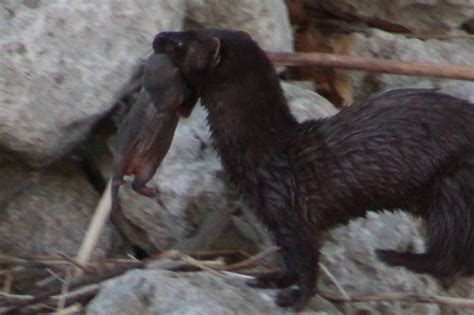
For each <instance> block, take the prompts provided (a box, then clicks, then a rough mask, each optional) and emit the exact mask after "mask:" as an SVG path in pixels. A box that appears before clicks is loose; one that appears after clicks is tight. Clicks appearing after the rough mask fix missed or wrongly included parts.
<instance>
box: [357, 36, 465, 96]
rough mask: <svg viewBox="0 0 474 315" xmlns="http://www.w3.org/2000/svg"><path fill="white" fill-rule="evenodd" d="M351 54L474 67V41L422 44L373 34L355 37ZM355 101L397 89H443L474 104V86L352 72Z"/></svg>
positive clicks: (438, 80)
mask: <svg viewBox="0 0 474 315" xmlns="http://www.w3.org/2000/svg"><path fill="white" fill-rule="evenodd" d="M353 43H354V47H353V48H352V50H351V54H353V55H355V56H360V57H376V58H387V59H393V60H400V61H407V62H408V61H411V62H430V63H437V64H457V65H470V66H474V41H472V40H452V41H450V42H443V41H440V40H426V41H422V40H419V39H414V38H406V37H404V36H400V35H393V34H390V33H386V32H383V31H378V30H373V31H372V32H370V35H369V36H367V35H363V34H355V35H354V42H353ZM349 75H350V78H351V81H352V84H353V86H354V89H353V90H354V92H355V99H358V100H361V99H364V98H366V97H368V96H369V95H371V94H373V93H376V92H380V91H383V90H389V89H394V88H400V87H405V88H417V87H419V88H440V89H441V91H443V92H445V93H448V94H451V95H454V96H457V97H461V98H464V99H467V100H470V101H471V102H474V83H473V82H470V81H460V80H446V79H429V78H423V79H420V78H419V77H413V76H402V75H392V74H373V73H367V72H355V71H353V72H350V73H349Z"/></svg>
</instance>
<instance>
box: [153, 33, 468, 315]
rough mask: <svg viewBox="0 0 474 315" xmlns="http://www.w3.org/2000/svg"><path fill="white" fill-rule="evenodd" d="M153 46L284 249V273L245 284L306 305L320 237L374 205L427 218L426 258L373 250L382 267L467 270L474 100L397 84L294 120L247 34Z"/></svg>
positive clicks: (167, 38)
mask: <svg viewBox="0 0 474 315" xmlns="http://www.w3.org/2000/svg"><path fill="white" fill-rule="evenodd" d="M153 47H154V50H155V52H156V53H162V54H166V55H167V56H168V57H169V58H170V59H171V61H172V62H173V63H174V64H175V66H176V67H178V68H179V69H180V70H181V73H182V75H183V77H184V78H185V80H186V82H187V84H188V85H189V87H190V88H191V89H193V90H194V91H196V93H197V94H198V95H199V96H200V97H201V102H202V105H203V106H204V107H205V108H206V109H207V111H208V117H207V119H208V123H209V127H210V129H211V134H212V139H213V144H214V147H215V149H216V151H217V153H218V154H219V156H220V158H221V160H222V164H223V167H224V170H225V173H226V174H227V175H228V177H229V178H230V181H231V182H232V183H234V184H235V185H236V186H237V188H238V189H239V191H240V192H241V193H242V195H243V196H245V197H246V199H247V201H248V203H249V205H250V207H251V208H252V209H253V211H254V212H255V213H256V215H257V217H258V218H259V219H260V220H261V221H262V222H263V223H264V225H266V227H268V229H269V230H270V231H271V232H273V233H274V235H275V239H276V242H277V243H278V246H280V248H281V254H282V256H283V260H284V265H283V266H282V268H281V272H280V273H278V274H276V275H271V276H265V277H261V278H257V279H256V280H254V281H251V282H250V283H249V284H250V285H252V286H254V287H260V288H270V287H271V288H283V289H282V290H281V291H279V293H278V294H277V297H276V303H277V304H279V305H281V306H290V305H292V306H294V307H295V308H296V309H302V308H303V307H304V306H305V304H306V303H307V302H308V300H309V299H310V298H311V297H312V296H313V295H314V293H315V292H316V282H317V277H318V260H319V255H320V252H319V251H320V248H321V246H322V244H323V242H324V236H325V232H326V231H328V229H330V228H332V227H334V226H335V225H337V224H341V223H346V222H347V221H348V220H350V219H353V218H356V217H360V216H364V215H365V213H366V211H367V210H369V209H370V210H376V209H399V208H401V209H405V210H406V211H409V212H411V213H413V214H415V215H417V216H421V217H422V218H424V219H425V221H426V223H427V227H428V229H427V230H428V235H427V237H428V239H427V249H426V252H424V253H412V252H398V251H394V250H388V249H384V250H378V252H377V254H378V257H379V258H380V259H381V260H383V261H385V262H386V263H387V264H389V265H392V266H403V267H405V268H408V269H410V270H412V271H414V272H418V273H429V274H431V275H434V276H439V277H442V276H448V275H453V274H459V275H472V274H474V105H473V104H471V103H469V102H467V101H465V100H462V99H459V98H455V97H451V96H448V95H444V94H441V93H438V92H436V91H433V90H426V89H401V90H393V91H390V92H387V93H383V94H381V95H378V96H375V97H372V98H369V99H367V100H366V101H363V102H360V103H357V104H354V105H352V106H351V107H349V108H347V109H344V110H342V111H340V112H339V113H338V114H336V115H334V116H332V117H329V118H325V119H321V120H309V121H306V122H303V123H298V122H297V121H296V120H295V118H294V117H293V116H292V114H291V113H290V109H289V107H288V104H287V101H286V100H285V97H284V95H283V92H282V89H281V87H280V83H279V79H278V76H277V74H276V73H275V70H274V68H273V67H272V64H271V62H270V61H269V60H268V58H267V56H266V54H265V53H264V51H262V50H261V49H260V48H259V46H258V45H257V43H256V42H255V41H254V40H252V38H251V37H250V36H249V35H248V34H247V33H244V32H237V31H226V30H201V31H189V32H163V33H159V34H158V35H157V36H156V37H155V39H154V43H153ZM292 285H296V288H290V286H292Z"/></svg>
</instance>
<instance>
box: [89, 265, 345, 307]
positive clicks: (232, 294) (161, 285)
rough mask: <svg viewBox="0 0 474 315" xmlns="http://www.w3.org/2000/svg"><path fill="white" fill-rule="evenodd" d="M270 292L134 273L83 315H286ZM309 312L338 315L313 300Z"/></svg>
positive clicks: (197, 277)
mask: <svg viewBox="0 0 474 315" xmlns="http://www.w3.org/2000/svg"><path fill="white" fill-rule="evenodd" d="M273 295H274V291H273V290H255V289H251V288H249V287H246V286H244V285H240V286H235V285H230V284H228V283H227V282H226V281H225V279H223V278H220V277H218V276H214V275H211V274H208V273H204V272H199V273H173V272H167V271H156V270H135V271H131V272H128V273H127V274H125V275H123V276H121V277H118V278H115V279H112V280H110V281H108V282H107V283H106V284H105V286H104V287H103V288H102V289H101V291H100V293H99V294H98V295H97V296H96V297H95V298H94V299H93V300H92V302H91V303H90V304H89V305H88V306H87V310H86V314H89V315H95V314H101V315H107V314H123V315H129V314H130V315H132V314H142V315H148V314H150V315H151V314H289V313H292V312H289V311H287V310H285V309H282V308H279V307H277V306H276V305H275V304H274V303H273ZM314 304H316V305H313V303H312V304H311V305H310V307H309V308H308V311H311V314H318V315H325V314H327V315H337V314H340V313H339V312H338V311H337V309H335V308H334V306H332V305H331V304H330V303H328V302H326V301H324V300H323V299H321V298H317V297H316V298H314Z"/></svg>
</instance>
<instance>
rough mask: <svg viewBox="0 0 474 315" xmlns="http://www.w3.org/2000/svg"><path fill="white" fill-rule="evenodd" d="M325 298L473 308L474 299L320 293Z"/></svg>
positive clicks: (338, 300)
mask: <svg viewBox="0 0 474 315" xmlns="http://www.w3.org/2000/svg"><path fill="white" fill-rule="evenodd" d="M320 295H321V296H322V297H323V298H325V299H326V300H328V301H330V302H333V303H358V302H405V303H429V304H440V305H450V306H458V307H468V308H474V299H466V298H456V297H448V296H422V295H415V294H406V293H387V294H379V295H365V296H352V297H350V298H346V297H342V296H335V295H332V294H330V293H322V292H321V293H320Z"/></svg>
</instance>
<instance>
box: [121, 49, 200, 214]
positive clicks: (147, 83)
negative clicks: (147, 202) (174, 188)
mask: <svg viewBox="0 0 474 315" xmlns="http://www.w3.org/2000/svg"><path fill="white" fill-rule="evenodd" d="M142 84H143V87H144V90H143V91H141V93H140V95H139V98H138V100H137V102H136V103H135V104H134V105H133V106H132V108H131V109H130V111H129V113H128V115H127V116H126V117H125V119H124V120H123V122H122V124H121V125H120V126H119V129H118V131H117V142H116V152H117V153H116V157H115V161H114V169H113V173H114V174H113V179H112V208H114V207H115V204H116V202H117V195H118V189H119V187H120V185H122V184H123V183H124V179H123V177H124V175H135V178H134V180H133V182H132V189H133V190H135V191H136V192H137V193H139V194H142V195H144V196H147V197H153V196H155V195H156V194H157V193H158V191H157V189H156V188H153V187H149V186H147V183H148V181H149V180H150V179H151V178H152V177H153V175H154V174H155V171H156V169H157V168H158V167H159V165H160V164H161V162H162V160H163V158H164V157H165V155H166V153H167V152H168V149H169V147H170V145H171V142H172V139H173V135H174V132H175V129H176V126H177V124H178V120H179V114H181V115H182V116H187V115H189V113H190V109H192V107H193V106H194V103H196V101H197V97H196V96H195V95H194V94H193V92H192V90H191V89H189V88H187V87H186V83H185V81H184V79H183V78H182V76H181V74H180V70H179V69H178V68H177V67H176V66H174V64H173V63H172V62H171V61H170V60H169V58H168V57H167V56H166V55H163V54H153V55H151V56H150V57H149V59H148V60H147V62H146V63H145V66H144V71H143V77H142Z"/></svg>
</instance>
